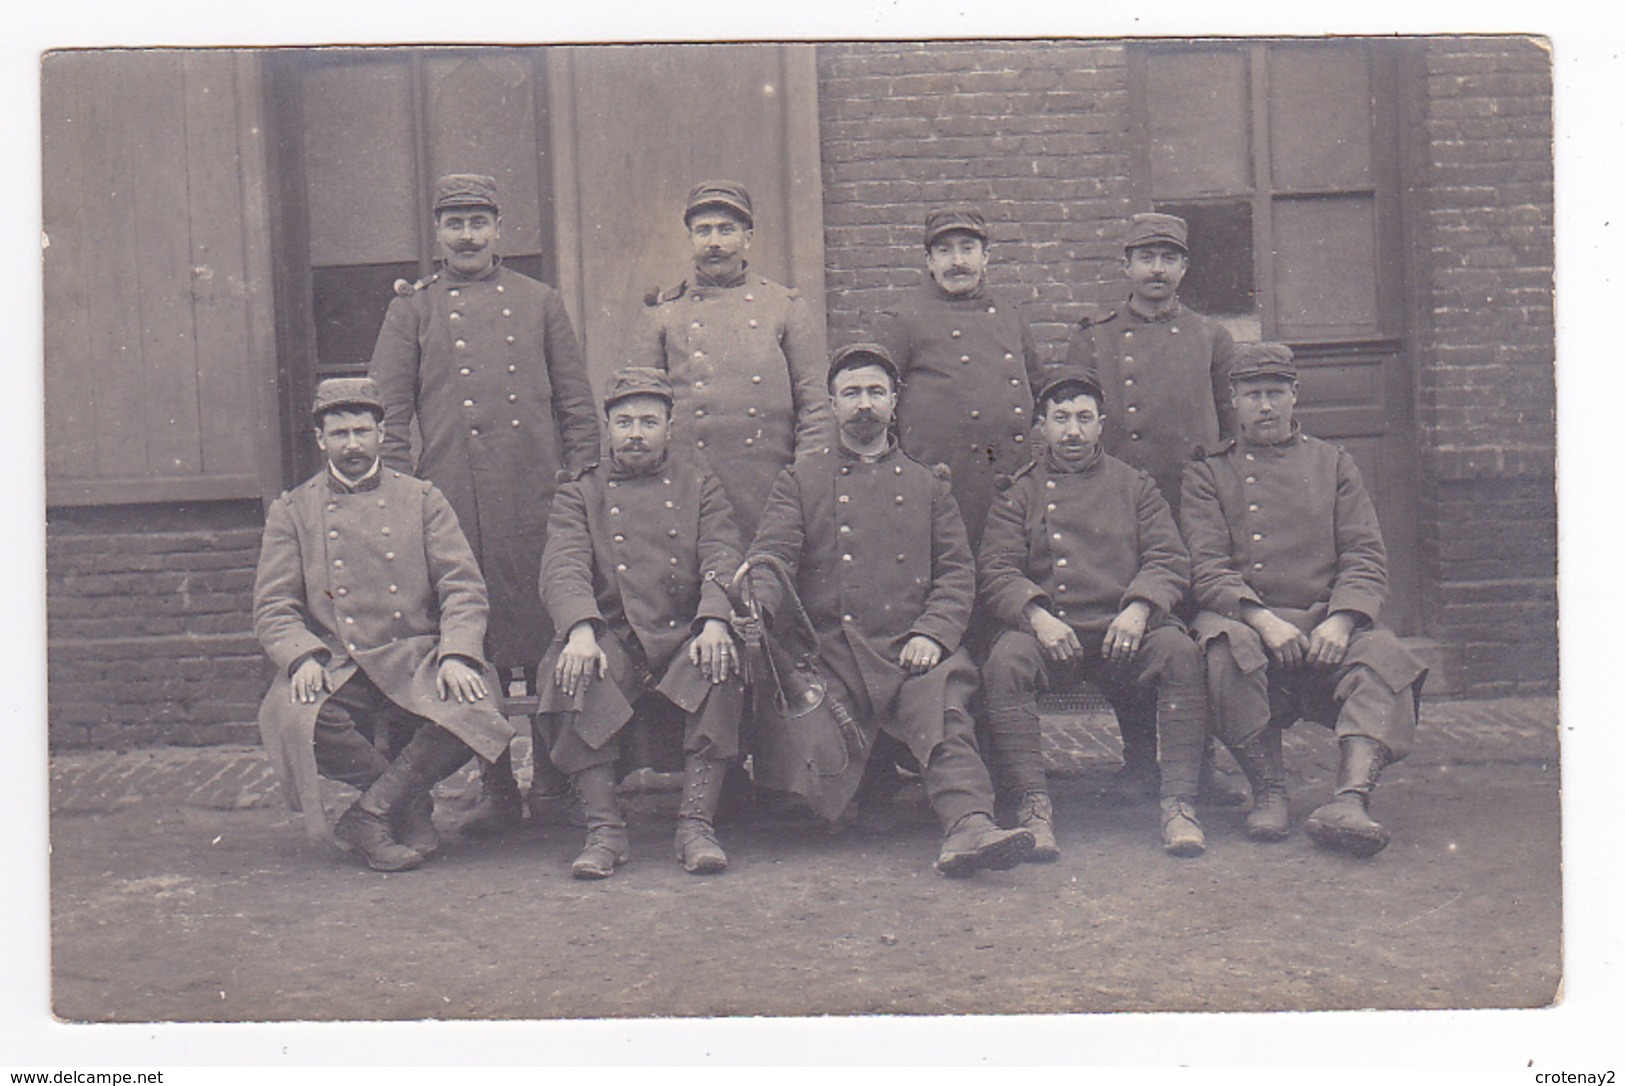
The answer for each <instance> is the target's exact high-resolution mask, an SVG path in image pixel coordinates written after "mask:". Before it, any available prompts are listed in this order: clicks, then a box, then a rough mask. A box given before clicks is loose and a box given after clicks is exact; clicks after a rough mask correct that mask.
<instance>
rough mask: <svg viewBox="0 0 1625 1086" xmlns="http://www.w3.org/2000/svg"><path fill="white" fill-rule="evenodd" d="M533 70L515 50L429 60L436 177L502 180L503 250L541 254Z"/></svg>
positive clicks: (430, 125) (432, 171)
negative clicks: (465, 175)
mask: <svg viewBox="0 0 1625 1086" xmlns="http://www.w3.org/2000/svg"><path fill="white" fill-rule="evenodd" d="M531 73H532V68H531V65H530V63H529V61H528V59H527V58H526V57H525V56H524V55H523V54H522V53H520V52H519V51H518V50H507V49H503V50H491V49H482V50H470V51H455V52H445V53H435V54H431V55H430V56H429V57H428V59H427V62H426V63H425V64H424V76H425V79H426V80H427V83H428V108H427V112H428V141H429V173H430V178H431V180H432V179H433V178H434V177H438V176H440V175H441V174H446V173H483V174H489V175H490V176H492V177H494V178H496V182H497V196H498V198H499V199H500V200H501V201H502V240H501V241H499V242H498V243H497V249H498V251H499V252H502V253H535V252H540V251H541V247H542V242H541V230H540V222H539V219H540V206H541V201H540V199H539V196H538V193H537V180H538V177H537V169H538V163H539V161H540V159H539V157H538V153H537V148H536V89H535V85H534V83H533V81H532V74H531Z"/></svg>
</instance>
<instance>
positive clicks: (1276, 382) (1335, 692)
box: [1180, 343, 1427, 856]
mask: <svg viewBox="0 0 1625 1086" xmlns="http://www.w3.org/2000/svg"><path fill="white" fill-rule="evenodd" d="M1297 378H1298V370H1297V366H1296V365H1295V364H1294V362H1293V359H1292V351H1291V349H1289V348H1288V347H1287V346H1286V345H1285V344H1281V343H1253V344H1243V345H1241V346H1239V347H1238V348H1237V349H1236V362H1235V366H1234V368H1233V369H1232V370H1231V371H1230V386H1231V393H1230V394H1231V399H1232V401H1233V402H1234V404H1235V408H1236V415H1237V419H1238V421H1239V424H1240V437H1238V438H1237V439H1235V440H1232V441H1231V442H1229V443H1228V444H1226V445H1225V446H1223V447H1222V448H1221V449H1219V450H1218V451H1217V452H1214V453H1211V454H1209V455H1207V456H1206V457H1203V458H1201V459H1198V460H1197V461H1195V462H1194V463H1192V464H1191V465H1190V466H1189V467H1187V468H1186V469H1185V481H1184V496H1183V500H1182V502H1181V510H1180V519H1181V522H1182V523H1181V526H1182V528H1183V529H1184V533H1185V542H1186V543H1187V544H1188V545H1189V547H1190V552H1191V579H1192V584H1193V592H1194V595H1195V597H1196V603H1197V605H1198V606H1199V607H1200V608H1201V609H1202V610H1201V611H1200V612H1199V613H1198V615H1197V616H1196V620H1195V629H1196V634H1197V637H1198V639H1199V640H1200V642H1201V644H1202V645H1203V647H1204V649H1205V650H1206V654H1207V680H1208V700H1209V703H1210V705H1211V707H1212V712H1213V720H1214V728H1215V730H1216V731H1217V732H1218V735H1219V737H1220V738H1221V739H1223V740H1224V742H1225V744H1226V745H1227V746H1229V747H1230V749H1231V751H1232V752H1233V753H1234V754H1235V755H1236V760H1237V761H1238V762H1239V763H1241V767H1242V770H1243V771H1244V772H1245V773H1246V774H1247V777H1248V779H1249V780H1251V782H1252V785H1253V797H1254V798H1253V810H1252V813H1251V814H1250V815H1248V817H1247V832H1248V834H1249V835H1251V836H1252V837H1255V838H1258V839H1260V840H1266V841H1269V840H1280V839H1281V838H1284V837H1285V836H1286V835H1287V829H1288V803H1287V792H1286V775H1285V771H1284V769H1283V766H1282V764H1281V729H1282V728H1285V727H1288V726H1290V725H1291V724H1293V723H1294V722H1295V721H1296V720H1297V719H1298V718H1299V717H1303V718H1305V719H1308V720H1313V721H1315V722H1316V723H1318V724H1324V725H1327V726H1328V727H1331V728H1332V729H1333V731H1334V732H1335V733H1336V735H1337V738H1338V746H1339V751H1340V764H1339V768H1338V775H1337V789H1336V794H1335V796H1334V797H1333V799H1332V801H1331V802H1330V803H1327V804H1325V805H1324V806H1322V807H1320V808H1319V809H1317V810H1316V811H1315V812H1314V813H1312V814H1311V815H1310V816H1309V821H1308V823H1307V824H1306V826H1305V829H1306V830H1307V831H1308V834H1309V836H1310V838H1311V839H1312V840H1313V841H1314V842H1315V843H1316V844H1317V845H1321V846H1323V847H1326V848H1332V849H1339V850H1342V851H1345V852H1352V853H1354V854H1355V855H1358V856H1372V855H1375V854H1376V853H1378V852H1380V851H1382V849H1383V847H1384V846H1386V845H1387V844H1388V831H1387V830H1386V829H1384V828H1383V827H1382V826H1381V825H1379V824H1378V823H1377V822H1375V821H1373V820H1372V818H1371V816H1370V814H1369V808H1370V804H1371V792H1372V789H1374V788H1375V787H1376V784H1377V777H1378V775H1379V774H1380V773H1381V772H1382V770H1383V767H1384V766H1386V765H1388V764H1390V763H1392V762H1397V761H1398V760H1399V759H1401V758H1403V757H1405V755H1406V754H1408V753H1409V752H1410V749H1411V743H1412V740H1413V737H1414V735H1415V732H1416V706H1417V701H1418V699H1419V698H1420V697H1421V690H1422V683H1423V681H1424V680H1425V679H1426V678H1427V670H1426V669H1425V668H1424V667H1423V666H1422V665H1421V663H1420V661H1418V660H1417V659H1416V657H1415V656H1413V655H1412V654H1411V653H1410V651H1409V650H1407V649H1406V648H1405V647H1404V645H1402V644H1401V643H1400V641H1399V639H1398V638H1397V637H1395V636H1394V634H1393V632H1392V631H1390V630H1388V629H1387V628H1386V627H1384V626H1381V625H1379V624H1378V622H1377V619H1378V616H1379V615H1380V614H1381V611H1382V605H1383V602H1384V600H1385V599H1386V598H1387V595H1388V558H1387V552H1386V550H1385V549H1384V547H1383V542H1382V532H1381V530H1380V529H1379V528H1378V526H1377V511H1376V508H1375V507H1374V506H1373V505H1372V503H1371V497H1370V495H1368V494H1367V493H1366V489H1365V484H1364V483H1362V482H1361V480H1360V472H1359V471H1358V470H1357V469H1356V468H1355V466H1354V460H1353V458H1352V457H1350V456H1349V455H1348V453H1346V452H1344V451H1343V450H1342V449H1340V448H1338V447H1337V446H1335V445H1330V444H1327V443H1326V442H1324V441H1319V440H1317V439H1315V438H1312V437H1310V436H1309V435H1308V434H1305V433H1303V432H1301V431H1300V430H1299V428H1298V425H1297V423H1296V422H1294V421H1293V418H1292V412H1293V409H1294V407H1295V406H1296V405H1297V402H1298V380H1297Z"/></svg>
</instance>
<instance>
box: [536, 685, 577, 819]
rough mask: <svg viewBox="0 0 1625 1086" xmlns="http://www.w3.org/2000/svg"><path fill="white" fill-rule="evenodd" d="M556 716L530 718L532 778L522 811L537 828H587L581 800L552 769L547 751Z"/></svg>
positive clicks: (567, 780) (551, 761)
mask: <svg viewBox="0 0 1625 1086" xmlns="http://www.w3.org/2000/svg"><path fill="white" fill-rule="evenodd" d="M556 715H557V714H553V713H539V714H537V715H536V716H534V717H532V718H531V722H530V735H531V751H532V754H531V765H532V767H533V768H534V775H533V776H532V777H531V781H530V795H528V796H526V797H525V809H526V810H528V811H529V812H530V820H531V821H532V822H534V823H535V824H536V825H538V826H569V827H571V828H573V829H578V830H584V829H586V828H587V815H586V813H585V812H584V811H582V809H581V797H580V796H578V795H576V791H575V789H574V788H572V787H570V778H569V777H567V776H565V775H564V774H563V773H561V772H560V771H559V770H558V768H557V767H556V766H554V765H553V759H552V757H551V755H549V753H548V752H549V751H550V750H552V749H553V738H554V734H555V728H556V727H557V724H556V722H555V720H554V719H553V718H554V717H555V716H556Z"/></svg>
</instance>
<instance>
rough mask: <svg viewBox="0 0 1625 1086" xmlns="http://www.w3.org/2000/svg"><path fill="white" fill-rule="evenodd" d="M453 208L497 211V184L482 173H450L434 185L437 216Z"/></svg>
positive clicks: (493, 179)
mask: <svg viewBox="0 0 1625 1086" xmlns="http://www.w3.org/2000/svg"><path fill="white" fill-rule="evenodd" d="M453 207H488V208H490V209H491V210H493V211H495V210H497V183H496V179H495V178H493V177H487V176H485V175H484V174H481V173H448V174H447V175H446V176H444V177H442V178H441V179H440V180H438V181H436V182H435V183H434V210H435V213H436V214H439V213H440V212H441V211H444V210H446V209H447V208H453Z"/></svg>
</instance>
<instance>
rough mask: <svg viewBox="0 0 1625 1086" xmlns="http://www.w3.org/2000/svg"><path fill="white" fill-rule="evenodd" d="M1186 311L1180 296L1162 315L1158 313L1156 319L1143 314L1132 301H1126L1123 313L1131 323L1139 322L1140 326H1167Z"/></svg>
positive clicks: (1176, 297)
mask: <svg viewBox="0 0 1625 1086" xmlns="http://www.w3.org/2000/svg"><path fill="white" fill-rule="evenodd" d="M1184 311H1185V305H1184V303H1183V302H1181V301H1180V300H1179V296H1178V295H1175V296H1174V304H1173V305H1171V306H1169V307H1168V308H1167V309H1165V310H1163V311H1162V312H1161V313H1158V314H1157V315H1156V316H1155V317H1148V316H1146V315H1145V314H1144V313H1141V312H1140V311H1139V310H1138V309H1135V308H1134V303H1133V302H1132V301H1126V302H1124V303H1123V312H1124V313H1125V314H1127V316H1128V319H1129V320H1131V321H1137V322H1139V323H1140V324H1165V323H1167V322H1168V321H1171V320H1173V319H1174V318H1175V317H1177V316H1179V315H1180V314H1181V313H1183V312H1184Z"/></svg>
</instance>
